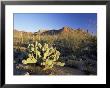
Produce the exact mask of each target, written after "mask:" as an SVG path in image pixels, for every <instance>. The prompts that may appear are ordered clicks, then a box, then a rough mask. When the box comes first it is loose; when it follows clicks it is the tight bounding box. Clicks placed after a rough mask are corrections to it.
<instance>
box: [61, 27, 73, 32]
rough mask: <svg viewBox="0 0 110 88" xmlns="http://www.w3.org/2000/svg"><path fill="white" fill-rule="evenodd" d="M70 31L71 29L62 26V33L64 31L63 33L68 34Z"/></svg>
mask: <svg viewBox="0 0 110 88" xmlns="http://www.w3.org/2000/svg"><path fill="white" fill-rule="evenodd" d="M71 30H72V28H70V27H68V26H64V27H63V28H62V31H64V32H70V31H71Z"/></svg>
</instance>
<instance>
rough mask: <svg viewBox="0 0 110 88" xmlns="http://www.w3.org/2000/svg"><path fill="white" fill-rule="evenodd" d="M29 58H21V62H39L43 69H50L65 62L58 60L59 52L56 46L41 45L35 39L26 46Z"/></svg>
mask: <svg viewBox="0 0 110 88" xmlns="http://www.w3.org/2000/svg"><path fill="white" fill-rule="evenodd" d="M28 51H29V56H28V57H29V58H27V59H26V60H23V61H22V63H23V64H28V63H40V65H41V66H42V67H44V68H43V70H47V69H51V68H53V66H54V65H59V66H64V65H65V63H61V62H58V59H59V56H60V52H59V51H57V50H56V48H53V47H49V46H48V44H46V43H45V44H44V45H41V44H40V43H38V42H37V41H36V42H35V44H29V46H28Z"/></svg>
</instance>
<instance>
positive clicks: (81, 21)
mask: <svg viewBox="0 0 110 88" xmlns="http://www.w3.org/2000/svg"><path fill="white" fill-rule="evenodd" d="M64 26H68V27H71V28H75V29H77V28H82V29H85V30H87V29H88V31H89V32H93V33H94V34H96V32H97V14H96V13H15V14H14V29H16V30H20V31H27V32H37V31H39V30H52V29H55V30H58V29H61V28H62V27H64Z"/></svg>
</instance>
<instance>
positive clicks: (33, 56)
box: [14, 29, 97, 75]
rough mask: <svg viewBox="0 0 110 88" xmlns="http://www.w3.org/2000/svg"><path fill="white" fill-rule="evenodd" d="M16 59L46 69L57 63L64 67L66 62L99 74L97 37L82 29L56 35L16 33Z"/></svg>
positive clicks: (87, 71)
mask: <svg viewBox="0 0 110 88" xmlns="http://www.w3.org/2000/svg"><path fill="white" fill-rule="evenodd" d="M30 40H31V41H30ZM36 41H37V42H36ZM53 47H55V48H53ZM20 58H21V59H20ZM18 59H19V60H18ZM14 60H15V62H16V63H17V64H20V63H21V64H22V63H23V64H27V63H35V64H38V66H41V68H43V70H47V69H50V68H51V69H53V68H54V66H56V65H61V66H63V65H64V63H65V66H64V67H65V68H66V67H70V68H77V69H79V70H81V71H83V72H85V73H87V74H93V75H94V74H95V75H96V74H97V37H96V35H93V34H91V33H88V31H87V32H86V31H84V30H81V29H77V30H71V31H66V32H65V30H64V31H62V32H58V33H57V34H52V35H50V34H42V33H37V34H31V33H29V34H23V35H22V37H20V36H19V34H18V35H14ZM62 62H64V63H62ZM64 67H62V68H64ZM54 74H55V73H54Z"/></svg>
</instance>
